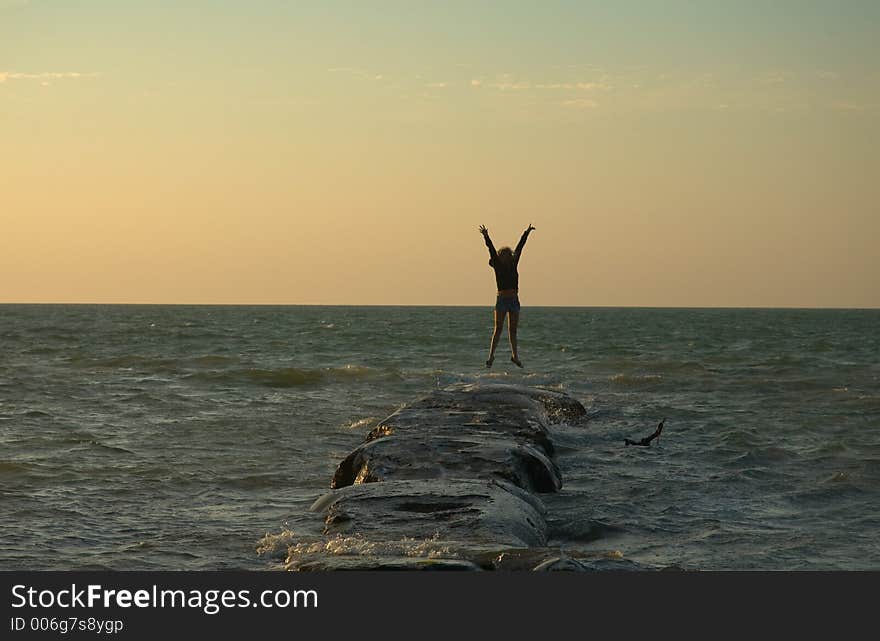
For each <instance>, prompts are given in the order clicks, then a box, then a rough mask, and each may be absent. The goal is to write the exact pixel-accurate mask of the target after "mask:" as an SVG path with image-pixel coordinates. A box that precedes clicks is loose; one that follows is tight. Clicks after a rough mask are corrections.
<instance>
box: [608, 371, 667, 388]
mask: <svg viewBox="0 0 880 641" xmlns="http://www.w3.org/2000/svg"><path fill="white" fill-rule="evenodd" d="M608 380H609V381H611V382H612V383H614V384H615V385H622V386H624V387H636V386H641V385H654V384H656V383H659V382H661V381H662V380H663V377H662V376H660V374H622V373H621V374H614V375H613V376H609V377H608Z"/></svg>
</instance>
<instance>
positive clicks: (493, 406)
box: [286, 384, 586, 570]
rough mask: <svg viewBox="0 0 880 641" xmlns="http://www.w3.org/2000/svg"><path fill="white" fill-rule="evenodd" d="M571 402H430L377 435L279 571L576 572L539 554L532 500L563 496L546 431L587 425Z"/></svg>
mask: <svg viewBox="0 0 880 641" xmlns="http://www.w3.org/2000/svg"><path fill="white" fill-rule="evenodd" d="M585 415H586V411H585V410H584V408H583V406H582V405H581V404H580V403H578V402H577V401H576V400H575V399H573V398H571V397H569V396H567V395H565V394H563V393H560V392H555V391H552V390H544V389H537V388H531V387H524V386H519V385H497V384H493V385H483V384H479V385H477V384H473V385H459V386H454V387H451V388H448V389H445V390H438V391H436V392H434V393H432V394H430V395H428V396H426V397H424V398H421V399H419V400H417V401H416V402H414V403H412V404H410V405H408V406H406V407H404V408H402V409H400V410H398V411H397V412H394V413H393V414H392V415H391V416H389V417H388V418H386V419H385V420H383V421H381V422H380V423H379V424H377V425H376V426H375V427H374V428H373V429H372V430H371V431H370V432H369V434H368V435H367V439H366V441H365V442H364V443H363V444H361V445H360V446H358V447H357V448H356V449H355V450H354V451H353V452H351V453H350V454H349V455H348V456H347V457H346V458H345V459H344V460H343V461H342V462H341V463H340V464H339V466H338V467H337V469H336V473H335V474H334V476H333V480H332V483H331V487H332V488H333V489H332V491H331V492H329V493H327V494H325V495H324V496H322V497H320V498H319V499H318V500H317V501H315V503H314V504H313V505H312V508H311V509H312V510H313V511H315V512H320V513H322V514H323V515H324V530H323V538H322V539H321V540H319V541H315V542H314V543H308V544H297V545H294V546H291V547H290V550H291V552H290V555H289V557H288V559H287V562H286V567H288V568H291V569H297V570H331V569H443V570H448V569H452V570H458V569H470V570H474V569H480V568H483V569H489V570H492V569H522V570H526V569H533V568H534V569H542V570H550V569H565V570H574V569H580V564H581V561H578V560H573V559H568V558H563V557H562V555H561V554H560V552H559V551H558V550H555V551H554V550H548V549H547V548H546V547H545V546H546V545H547V538H548V526H547V521H546V508H545V506H544V504H543V502H542V501H541V500H540V499H539V498H538V497H537V496H536V495H535V494H534V493H535V492H552V491H556V490H558V489H559V488H560V487H561V486H562V477H561V474H560V472H559V469H558V468H557V466H556V464H555V462H554V461H553V452H554V448H553V443H552V441H551V438H550V431H549V428H550V427H551V426H552V425H553V424H555V423H561V422H568V423H572V422H575V421H580V420H584V417H585Z"/></svg>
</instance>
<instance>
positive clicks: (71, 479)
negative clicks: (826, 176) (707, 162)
mask: <svg viewBox="0 0 880 641" xmlns="http://www.w3.org/2000/svg"><path fill="white" fill-rule="evenodd" d="M491 323H492V319H491V310H490V308H489V307H488V306H487V307H479V308H476V307H461V308H451V307H446V308H430V307H295V306H294V307H244V306H240V307H219V306H201V307H195V306H194V307H190V306H101V305H82V306H78V305H45V306H42V305H6V306H0V569H4V570H10V569H62V570H66V569H105V568H106V569H119V570H125V569H196V570H200V569H227V568H244V569H261V568H267V567H272V562H271V561H270V560H268V559H267V558H265V557H264V556H260V555H258V554H257V547H258V546H260V544H261V539H263V537H264V536H265V535H266V534H270V535H283V536H286V537H288V538H289V540H290V541H291V543H292V544H297V537H298V536H299V535H300V534H301V535H302V536H303V537H304V538H303V541H305V540H307V536H308V535H309V534H315V532H316V528H317V531H319V530H320V519H319V518H318V517H316V515H315V514H312V513H309V512H308V511H307V508H308V506H309V505H310V504H311V503H312V501H313V500H314V499H315V498H316V497H317V496H319V495H320V494H322V493H324V492H325V491H326V490H327V488H328V487H329V483H330V478H331V476H332V474H333V471H334V469H335V467H336V465H337V463H338V462H339V461H340V460H341V459H342V458H343V457H344V456H345V455H346V454H347V453H348V452H349V451H350V450H351V449H352V448H354V447H355V446H356V445H357V444H358V443H360V442H361V440H362V439H363V437H364V435H365V434H366V432H367V431H368V430H369V428H370V426H371V425H373V424H374V423H375V422H377V421H378V420H381V419H382V418H384V417H386V416H387V415H389V414H391V413H392V412H393V411H395V410H396V409H398V408H399V407H401V406H402V405H403V404H405V403H406V402H408V401H411V400H415V399H416V398H418V397H419V396H420V395H423V394H425V393H427V392H429V391H431V390H432V389H435V388H437V387H445V386H447V385H450V384H453V383H458V382H473V381H492V380H495V381H500V382H516V383H525V384H529V385H537V386H543V387H548V388H551V389H557V390H562V391H565V392H568V393H569V394H571V395H572V396H574V397H575V398H577V399H579V400H580V401H581V402H582V403H583V404H584V405H585V406H586V407H587V410H588V415H589V420H588V421H587V422H586V423H585V424H581V425H576V426H565V425H563V426H560V427H557V428H555V429H554V434H553V438H554V441H555V443H556V445H557V457H558V463H559V465H560V468H561V470H562V474H563V479H564V487H563V489H562V490H561V491H560V492H559V493H557V494H551V495H544V496H543V498H544V499H545V502H546V503H547V506H548V509H549V513H550V525H551V535H552V540H551V544H552V545H554V546H557V547H560V548H564V549H568V550H572V551H576V552H583V553H590V554H593V553H595V554H607V555H609V558H620V559H627V560H630V561H632V562H634V563H637V564H639V565H640V566H642V567H646V568H663V567H670V566H674V567H680V568H686V569H696V570H746V569H763V570H783V569H795V570H864V569H875V570H876V569H878V568H880V542H878V541H880V539H878V537H877V533H878V531H880V363H878V354H880V311H878V310H747V309H742V310H738V309H737V310H731V309H606V308H529V307H524V308H523V312H522V317H521V327H520V349H521V358H522V359H523V361H524V364H525V369H523V370H520V369H518V368H516V367H513V366H511V365H510V363H509V362H508V360H507V359H508V355H509V348H508V346H507V344H506V335H505V337H504V339H503V340H502V344H501V346H500V347H499V353H498V356H497V359H496V363H495V367H494V368H493V369H492V370H486V368H485V367H484V361H485V357H486V348H487V346H488V341H489V334H490V332H491ZM664 417H666V418H667V423H666V429H665V430H664V432H663V437H662V439H661V441H660V443H659V445H656V444H655V446H654V447H650V448H641V447H624V446H623V439H624V438H625V437H630V438H640V437H642V436H645V435H647V434H649V433H650V432H652V431H653V429H654V427H655V426H656V424H657V422H659V420H660V419H662V418H664ZM401 534H402V535H405V533H401ZM423 543H424V542H418V541H416V542H414V543H413V546H414V547H413V550H411V551H410V553H416V554H417V553H418V550H419V549H420V548H419V545H421V544H423ZM332 552H333V551H332V550H331V549H328V554H329V553H332Z"/></svg>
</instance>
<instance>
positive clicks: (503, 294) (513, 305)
mask: <svg viewBox="0 0 880 641" xmlns="http://www.w3.org/2000/svg"><path fill="white" fill-rule="evenodd" d="M534 229H535V228H534V227H532V226H531V225H529V227H528V229H526V230H525V231H524V232H523V235H522V238H520V239H519V244H517V246H516V249H515V250H513V251H511V249H510V247H502V248H501V249H500V250H499V251H497V252H496V251H495V246H494V245H492V240H491V239H490V238H489V230H488V229H486V228H485V227H484V226H483V225H480V233H481V234H483V240H485V241H486V247H488V248H489V266H490V267H492V268H493V269H494V270H495V284H496V285H497V286H498V298H497V299H496V300H495V331H494V332H493V333H492V346H491V347H490V348H489V360H487V361H486V367H492V363H493V362H494V361H495V348H496V347H498V339H499V338H501V332H502V330H503V329H504V317H505V316H507V315H508V314H510V325H508V328H507V336H508V338H510V353H511V356H510V360H511V361H512V362H513V363H514V364H515V365H517V366H518V367H522V366H523V365H522V363H521V362H520V360H519V354H518V353H517V349H516V328H517V326H518V325H519V308H520V305H519V272H517V269H516V268H517V265H518V264H519V258H520V256H521V255H522V250H523V247H525V245H526V240H528V238H529V234H530V233H531V232H532V231H534Z"/></svg>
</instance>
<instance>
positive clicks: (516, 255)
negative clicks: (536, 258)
mask: <svg viewBox="0 0 880 641" xmlns="http://www.w3.org/2000/svg"><path fill="white" fill-rule="evenodd" d="M534 229H535V228H534V227H532V226H531V225H529V227H528V229H526V230H525V231H524V232H523V235H522V238H520V239H519V243H517V245H516V250H515V251H514V252H513V255H514V258H515V259H516V260H519V256H520V254H521V253H522V250H523V247H525V246H526V241H527V240H528V239H529V234H530V233H531V232H532V231H534Z"/></svg>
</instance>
